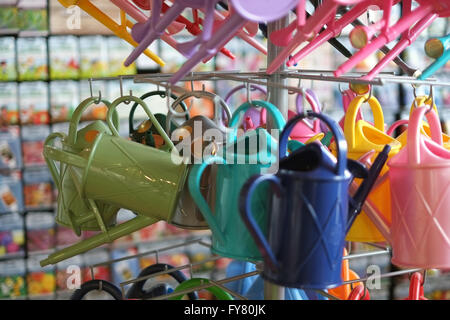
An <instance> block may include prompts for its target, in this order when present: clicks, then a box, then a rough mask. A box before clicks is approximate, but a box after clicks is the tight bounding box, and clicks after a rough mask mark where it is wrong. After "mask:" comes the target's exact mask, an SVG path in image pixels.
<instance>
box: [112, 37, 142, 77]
mask: <svg viewBox="0 0 450 320" xmlns="http://www.w3.org/2000/svg"><path fill="white" fill-rule="evenodd" d="M107 45H108V73H109V76H111V77H116V76H120V75H131V74H136V64H135V63H132V64H131V65H130V66H128V67H125V66H124V64H123V62H124V61H125V59H126V58H127V57H128V55H129V54H130V53H131V51H133V47H132V46H131V45H129V44H128V43H127V42H125V41H123V40H122V39H120V38H118V37H108V38H107Z"/></svg>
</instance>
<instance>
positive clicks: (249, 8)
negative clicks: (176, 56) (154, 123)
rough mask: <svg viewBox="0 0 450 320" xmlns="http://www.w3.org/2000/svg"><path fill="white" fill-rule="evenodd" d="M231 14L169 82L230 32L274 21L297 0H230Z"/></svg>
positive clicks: (227, 37)
mask: <svg viewBox="0 0 450 320" xmlns="http://www.w3.org/2000/svg"><path fill="white" fill-rule="evenodd" d="M230 3H231V5H232V6H233V14H230V15H229V16H228V17H227V19H226V21H225V22H224V23H223V25H222V26H221V28H220V29H219V30H217V31H216V32H215V33H214V34H213V36H212V37H211V39H209V41H207V42H205V43H204V44H203V45H202V46H201V47H200V48H199V49H198V51H197V52H196V53H195V55H193V56H192V57H191V58H190V59H189V60H188V61H186V62H185V64H184V65H183V66H182V67H181V68H180V69H179V70H178V71H177V72H176V73H175V74H174V75H173V76H172V78H171V79H170V81H169V82H170V83H171V84H175V83H176V82H178V81H179V80H180V79H181V78H183V77H184V76H185V75H186V74H187V73H188V72H189V71H190V70H191V69H192V68H194V67H195V66H196V65H197V64H198V63H199V62H201V61H202V60H203V59H204V58H205V57H209V56H210V55H212V54H215V53H216V52H217V50H218V48H220V47H222V46H224V45H225V43H227V41H228V40H229V36H230V34H235V33H236V32H237V31H238V30H240V29H242V28H243V27H244V26H245V25H246V23H247V22H248V20H249V21H256V22H258V21H267V22H270V21H274V20H277V19H279V18H281V17H283V16H285V15H286V14H288V13H289V12H290V10H291V9H292V8H293V7H295V6H296V5H297V0H266V1H264V5H262V3H261V1H259V0H230Z"/></svg>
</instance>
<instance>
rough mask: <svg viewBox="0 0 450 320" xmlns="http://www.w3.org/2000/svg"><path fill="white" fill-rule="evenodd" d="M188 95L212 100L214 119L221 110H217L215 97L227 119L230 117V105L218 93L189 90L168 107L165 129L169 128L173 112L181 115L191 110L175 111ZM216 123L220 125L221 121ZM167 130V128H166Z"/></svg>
mask: <svg viewBox="0 0 450 320" xmlns="http://www.w3.org/2000/svg"><path fill="white" fill-rule="evenodd" d="M190 97H196V98H208V99H209V100H211V101H213V102H214V117H215V119H214V120H217V117H218V116H219V115H220V116H221V112H219V110H217V109H216V106H217V103H216V99H218V100H219V101H218V102H219V104H220V106H221V107H222V111H225V114H226V116H227V119H230V118H231V111H230V107H229V106H228V104H227V103H226V102H225V101H224V100H223V99H222V98H221V97H220V96H218V95H216V94H214V93H212V92H208V91H191V92H187V93H185V94H183V95H181V96H179V97H178V99H176V100H175V101H174V102H173V104H172V105H171V106H170V107H169V115H168V116H167V124H166V127H167V128H166V129H168V128H169V124H170V121H171V120H172V115H173V114H177V116H178V117H180V116H183V115H185V114H189V112H190V111H191V110H190V108H187V110H185V111H184V112H176V111H175V108H176V107H177V106H178V105H179V104H180V103H182V102H183V101H184V100H186V99H187V98H190ZM216 124H218V125H221V124H222V123H221V121H216ZM168 132H169V130H168Z"/></svg>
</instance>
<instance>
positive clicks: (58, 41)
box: [49, 36, 80, 80]
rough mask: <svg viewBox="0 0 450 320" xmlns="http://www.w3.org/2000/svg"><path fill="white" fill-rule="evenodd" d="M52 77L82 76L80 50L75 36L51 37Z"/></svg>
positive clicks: (56, 78) (68, 77)
mask: <svg viewBox="0 0 450 320" xmlns="http://www.w3.org/2000/svg"><path fill="white" fill-rule="evenodd" d="M49 52H50V79H52V80H59V79H78V78H79V76H80V51H79V42H78V38H77V37H75V36H51V37H49Z"/></svg>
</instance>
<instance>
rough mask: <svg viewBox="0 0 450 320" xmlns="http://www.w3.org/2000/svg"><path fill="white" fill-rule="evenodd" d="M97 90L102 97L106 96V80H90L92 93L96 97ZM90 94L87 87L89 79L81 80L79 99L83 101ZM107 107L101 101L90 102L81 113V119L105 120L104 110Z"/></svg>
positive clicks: (105, 110) (106, 109)
mask: <svg viewBox="0 0 450 320" xmlns="http://www.w3.org/2000/svg"><path fill="white" fill-rule="evenodd" d="M99 91H100V92H101V95H102V99H104V98H105V97H106V82H105V81H92V94H93V95H94V96H95V97H98V95H99ZM90 96H91V90H90V87H89V81H81V82H80V99H79V101H80V102H81V101H84V100H85V99H87V98H88V97H90ZM107 111H108V108H107V107H106V105H105V104H104V103H103V102H100V103H99V104H92V105H90V106H89V107H87V108H86V109H85V110H84V111H83V114H82V115H81V120H82V121H88V120H105V119H106V112H107Z"/></svg>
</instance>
